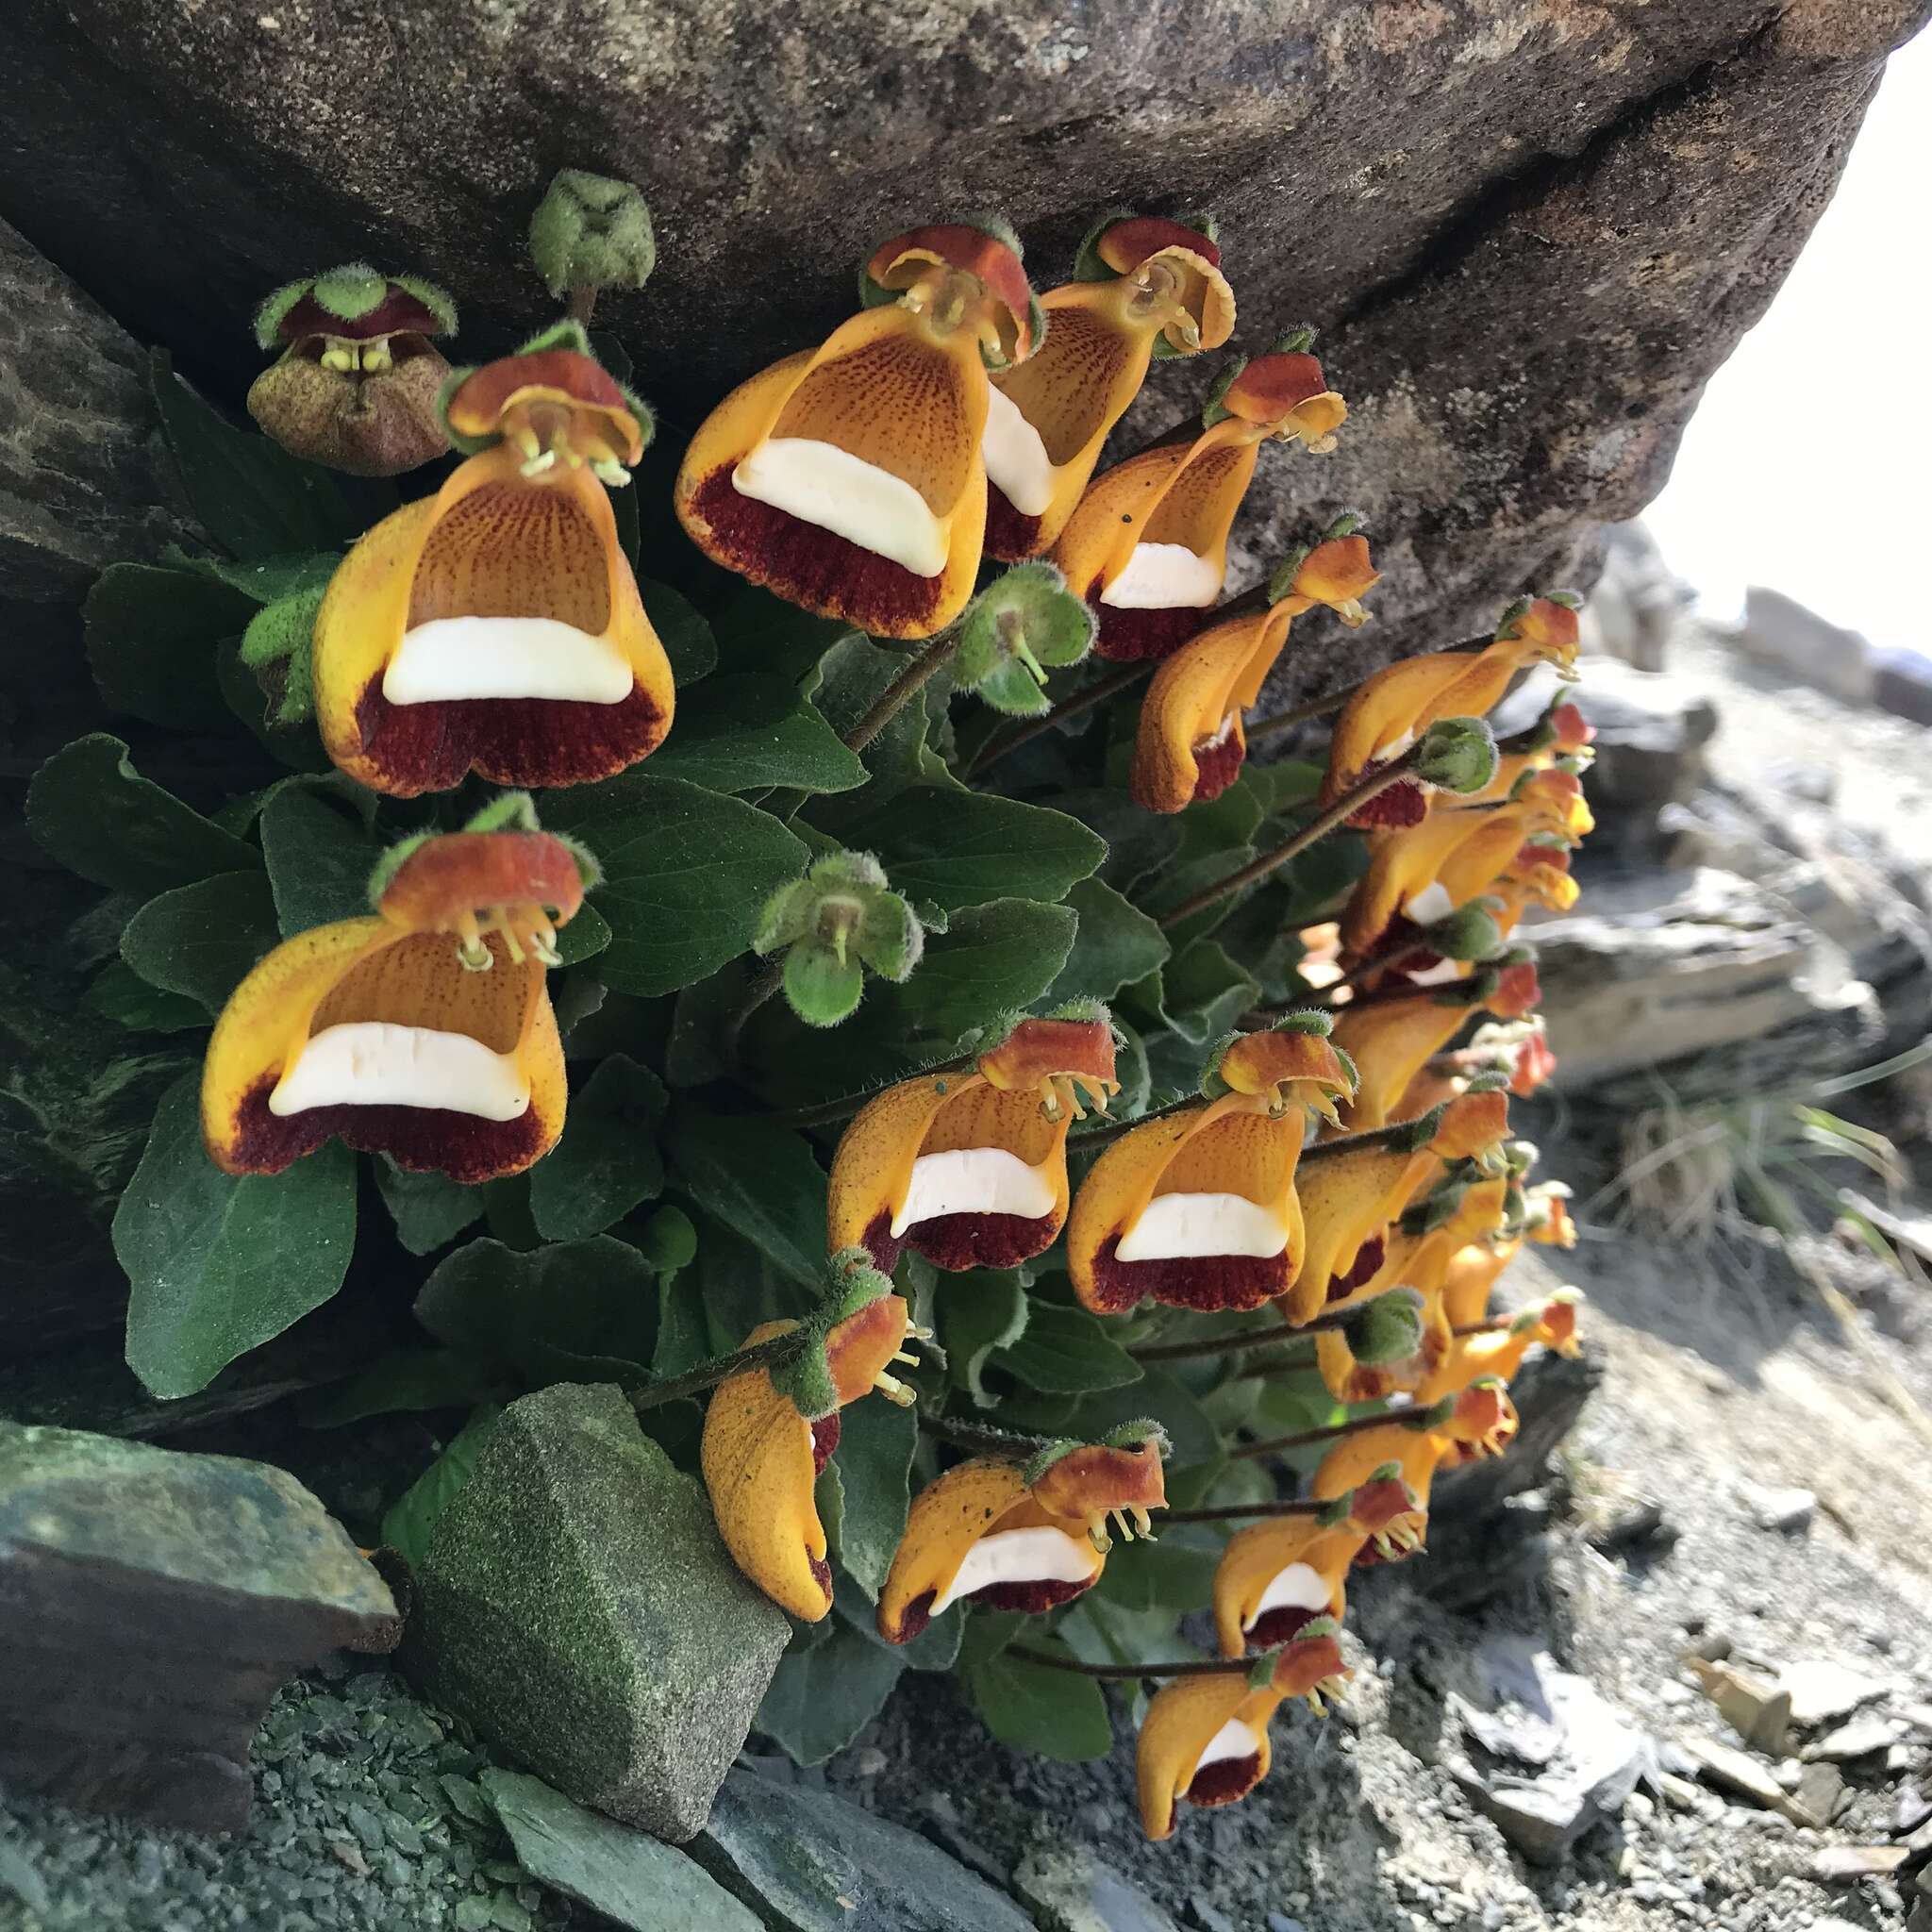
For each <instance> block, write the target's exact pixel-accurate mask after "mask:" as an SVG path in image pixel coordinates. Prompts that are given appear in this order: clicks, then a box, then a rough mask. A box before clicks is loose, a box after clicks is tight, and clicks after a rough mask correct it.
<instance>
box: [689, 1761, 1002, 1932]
mask: <svg viewBox="0 0 1932 1932" xmlns="http://www.w3.org/2000/svg"><path fill="white" fill-rule="evenodd" d="M691 1856H692V1857H695V1858H696V1859H697V1860H698V1861H699V1862H700V1863H701V1864H703V1865H704V1866H705V1867H706V1868H707V1869H708V1871H709V1872H710V1873H711V1874H712V1875H713V1876H714V1877H715V1878H717V1880H718V1881H719V1883H720V1884H722V1885H724V1887H725V1888H726V1889H727V1890H731V1891H733V1892H735V1893H736V1894H737V1895H738V1896H739V1897H740V1898H741V1899H744V1900H746V1901H747V1902H748V1903H750V1904H751V1905H752V1906H753V1907H754V1908H755V1909H756V1910H757V1911H758V1915H759V1917H760V1918H761V1919H762V1921H763V1922H764V1924H766V1925H768V1926H774V1927H781V1928H783V1932H1035V1927H1034V1925H1033V1922H1032V1921H1031V1920H1030V1919H1028V1918H1027V1917H1026V1915H1025V1914H1024V1912H1023V1911H1021V1909H1020V1908H1019V1907H1018V1906H1016V1905H1014V1904H1013V1902H1012V1901H1011V1900H1010V1899H1009V1898H1008V1897H1006V1896H1005V1894H1004V1893H1002V1892H997V1891H995V1890H993V1889H992V1887H991V1886H990V1885H988V1884H987V1883H986V1881H985V1880H984V1879H983V1878H978V1877H975V1876H974V1874H972V1873H971V1872H969V1871H967V1869H966V1868H965V1866H963V1865H961V1864H959V1863H958V1862H957V1861H956V1860H954V1859H952V1858H949V1857H947V1856H946V1855H945V1853H943V1852H942V1851H941V1850H940V1848H939V1847H938V1846H937V1845H935V1844H932V1843H931V1842H929V1841H928V1840H925V1839H923V1838H921V1837H920V1836H919V1835H918V1834H917V1833H916V1832H910V1831H908V1830H906V1829H905V1827H904V1826H903V1825H897V1824H887V1823H886V1821H885V1820H884V1819H882V1818H874V1816H873V1815H872V1813H871V1812H869V1811H861V1810H860V1809H859V1808H858V1806H856V1805H849V1804H847V1803H846V1802H845V1800H844V1799H842V1798H835V1797H833V1796H831V1795H830V1793H828V1792H824V1791H812V1790H804V1789H802V1788H800V1787H798V1786H795V1785H781V1784H777V1783H775V1782H774V1781H773V1780H771V1779H769V1778H762V1777H759V1776H758V1775H757V1774H755V1773H753V1772H748V1771H735V1772H733V1773H732V1774H731V1775H730V1777H728V1778H727V1779H726V1780H725V1782H724V1790H721V1791H720V1792H719V1793H718V1799H717V1803H716V1804H715V1805H714V1806H713V1807H712V1809H711V1823H710V1824H709V1826H708V1829H707V1830H706V1831H705V1833H704V1835H703V1837H701V1838H699V1839H697V1840H694V1841H693V1842H692V1844H691Z"/></svg>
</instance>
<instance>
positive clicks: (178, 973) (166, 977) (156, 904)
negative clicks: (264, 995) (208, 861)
mask: <svg viewBox="0 0 1932 1932" xmlns="http://www.w3.org/2000/svg"><path fill="white" fill-rule="evenodd" d="M279 936H280V935H279V932H278V930H277V928H276V925H275V898H274V895H273V894H272V893H271V891H269V883H268V881H267V880H266V879H265V878H263V877H262V875H261V874H259V873H248V872H229V873H223V874H220V875H219V876H218V877H215V878H211V879H203V880H202V881H201V883H200V884H199V885H193V886H181V887H178V888H177V889H176V890H175V891H172V892H163V893H162V894H161V895H160V897H159V898H158V899H150V900H149V901H148V902H147V904H146V905H145V906H143V907H142V908H141V910H140V911H139V912H137V913H136V914H135V915H134V917H133V918H132V919H130V920H129V921H128V922H127V929H126V931H125V932H124V933H123V934H122V935H121V957H122V958H123V959H125V961H126V962H127V964H128V965H129V966H130V967H132V968H133V970H134V971H135V972H136V973H138V974H140V975H141V977H142V979H144V980H146V981H147V983H148V984H149V985H150V986H158V987H159V988H161V989H162V990H163V991H166V992H175V993H181V994H183V995H184V996H185V997H187V998H189V999H193V1000H199V1001H200V1002H201V1004H202V1005H203V1006H204V1007H206V1008H208V1011H209V1012H210V1013H219V1012H220V1011H221V1009H222V1008H223V1006H224V1005H225V1003H226V1000H227V997H228V995H229V994H230V993H231V992H233V991H235V989H236V988H237V987H238V986H240V985H241V984H242V979H243V978H244V977H245V976H246V975H247V974H248V972H249V969H250V968H251V967H253V966H254V964H255V962H256V961H257V960H258V959H259V958H262V957H263V955H264V954H266V953H267V952H268V951H269V950H270V949H271V948H272V947H273V946H274V945H275V941H276V940H277V939H278V938H279Z"/></svg>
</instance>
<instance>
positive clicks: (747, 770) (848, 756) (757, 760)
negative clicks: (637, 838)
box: [651, 675, 866, 791]
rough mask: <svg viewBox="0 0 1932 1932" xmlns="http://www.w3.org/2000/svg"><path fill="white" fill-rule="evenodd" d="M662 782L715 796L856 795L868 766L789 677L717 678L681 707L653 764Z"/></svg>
mask: <svg viewBox="0 0 1932 1932" xmlns="http://www.w3.org/2000/svg"><path fill="white" fill-rule="evenodd" d="M651 770H652V772H653V774H655V775H657V776H658V777H668V778H688V779H690V780H691V782H692V783H693V784H697V785H706V786H708V787H709V788H710V789H711V790H712V791H753V790H755V789H756V788H758V787H759V786H766V785H783V786H786V787H788V788H790V789H791V791H851V790H852V789H853V787H854V786H856V785H863V784H864V783H865V775H866V774H865V766H864V764H863V763H862V762H861V761H860V759H859V758H858V753H856V752H850V751H847V750H846V749H845V747H844V745H843V744H842V743H841V741H840V740H839V735H838V733H837V732H835V731H834V730H833V729H832V727H831V726H830V725H829V724H826V723H825V721H824V718H822V717H821V716H820V715H819V713H818V711H817V710H816V709H815V708H813V706H812V705H811V704H810V703H809V702H808V700H807V699H805V698H802V697H800V696H799V694H798V690H797V687H796V686H794V685H791V684H788V683H787V682H786V681H785V679H783V678H782V677H763V676H749V675H733V676H728V677H716V678H713V679H712V680H711V681H710V682H709V683H708V684H707V685H706V686H705V688H704V689H703V690H702V691H690V692H686V693H683V694H681V695H680V696H679V698H678V700H677V722H676V724H675V727H674V728H673V730H672V733H671V736H670V737H669V738H668V739H666V740H665V741H664V748H663V749H662V750H661V751H659V752H658V753H657V754H656V756H655V757H654V758H652V761H651Z"/></svg>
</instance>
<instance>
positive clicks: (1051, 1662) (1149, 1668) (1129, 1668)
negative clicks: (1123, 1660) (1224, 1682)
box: [1006, 1643, 1255, 1680]
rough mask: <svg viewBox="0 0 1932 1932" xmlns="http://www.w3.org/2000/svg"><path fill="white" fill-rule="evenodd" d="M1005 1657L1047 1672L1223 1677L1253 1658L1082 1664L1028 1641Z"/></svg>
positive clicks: (1011, 1647) (1121, 1676)
mask: <svg viewBox="0 0 1932 1932" xmlns="http://www.w3.org/2000/svg"><path fill="white" fill-rule="evenodd" d="M1006 1655H1007V1656H1008V1657H1024V1659H1025V1661H1026V1662H1027V1663H1029V1664H1044V1665H1045V1666H1046V1668H1047V1669H1048V1670H1050V1671H1072V1672H1073V1673H1074V1674H1075V1675H1076V1676H1082V1677H1111V1678H1114V1679H1115V1680H1120V1679H1124V1678H1127V1677H1224V1676H1232V1675H1233V1674H1235V1672H1237V1671H1241V1672H1247V1671H1252V1670H1253V1669H1254V1668H1255V1660H1254V1658H1253V1657H1189V1658H1187V1659H1185V1660H1184V1661H1180V1662H1175V1663H1159V1664H1083V1663H1082V1662H1081V1661H1080V1660H1079V1658H1078V1657H1056V1656H1055V1655H1054V1654H1053V1652H1052V1651H1050V1650H1035V1649H1034V1647H1033V1646H1032V1645H1031V1644H1030V1643H1009V1644H1008V1645H1007V1648H1006Z"/></svg>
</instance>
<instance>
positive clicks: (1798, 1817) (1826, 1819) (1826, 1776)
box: [1785, 1764, 1845, 1831]
mask: <svg viewBox="0 0 1932 1932" xmlns="http://www.w3.org/2000/svg"><path fill="white" fill-rule="evenodd" d="M1844 1802H1845V1781H1844V1777H1843V1775H1842V1774H1840V1771H1839V1770H1838V1767H1837V1766H1836V1765H1831V1764H1807V1765H1806V1766H1805V1768H1804V1770H1803V1771H1802V1772H1801V1773H1800V1774H1799V1776H1798V1782H1797V1785H1796V1787H1795V1788H1794V1789H1793V1790H1792V1791H1791V1794H1790V1797H1788V1798H1787V1799H1786V1800H1785V1813H1786V1816H1788V1817H1789V1818H1790V1819H1792V1820H1793V1821H1794V1822H1795V1823H1797V1824H1808V1825H1811V1826H1813V1827H1814V1828H1815V1829H1817V1830H1820V1831H1822V1830H1823V1829H1824V1827H1825V1826H1826V1825H1827V1824H1830V1823H1831V1821H1832V1820H1833V1819H1834V1818H1836V1817H1837V1816H1838V1814H1839V1812H1840V1809H1841V1808H1842V1807H1843V1805H1844Z"/></svg>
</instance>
